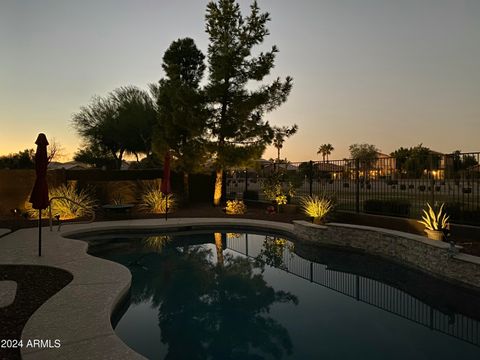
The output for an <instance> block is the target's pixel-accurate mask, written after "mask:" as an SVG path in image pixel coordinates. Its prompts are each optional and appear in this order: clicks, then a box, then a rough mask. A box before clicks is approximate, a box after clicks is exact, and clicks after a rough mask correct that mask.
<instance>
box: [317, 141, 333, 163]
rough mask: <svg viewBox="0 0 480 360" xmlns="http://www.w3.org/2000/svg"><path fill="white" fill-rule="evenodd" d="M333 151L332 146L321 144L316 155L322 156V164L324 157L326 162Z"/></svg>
mask: <svg viewBox="0 0 480 360" xmlns="http://www.w3.org/2000/svg"><path fill="white" fill-rule="evenodd" d="M333 150H335V149H334V147H333V146H332V144H323V145H321V146H320V147H319V148H318V151H317V154H322V157H323V162H325V157H326V158H327V162H328V155H330V154H331V153H332V151H333Z"/></svg>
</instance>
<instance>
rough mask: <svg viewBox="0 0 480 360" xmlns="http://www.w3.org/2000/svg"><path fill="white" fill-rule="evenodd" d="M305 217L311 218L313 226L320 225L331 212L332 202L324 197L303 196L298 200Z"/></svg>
mask: <svg viewBox="0 0 480 360" xmlns="http://www.w3.org/2000/svg"><path fill="white" fill-rule="evenodd" d="M300 205H301V207H302V210H303V212H304V213H305V215H307V216H309V217H312V218H313V222H314V223H315V224H321V223H322V222H323V221H324V220H325V217H326V216H327V215H328V214H329V213H330V212H331V211H332V210H333V201H332V200H330V199H328V198H327V197H326V196H320V197H318V196H316V195H315V196H305V197H302V198H301V199H300Z"/></svg>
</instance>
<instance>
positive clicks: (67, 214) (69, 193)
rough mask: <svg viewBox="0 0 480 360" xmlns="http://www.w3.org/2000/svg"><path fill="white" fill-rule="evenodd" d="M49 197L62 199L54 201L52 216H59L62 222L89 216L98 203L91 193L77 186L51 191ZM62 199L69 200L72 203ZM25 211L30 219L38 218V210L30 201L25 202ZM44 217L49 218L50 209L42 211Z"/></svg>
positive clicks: (66, 186)
mask: <svg viewBox="0 0 480 360" xmlns="http://www.w3.org/2000/svg"><path fill="white" fill-rule="evenodd" d="M49 197H50V199H52V198H56V197H60V199H54V200H53V201H52V215H53V216H56V215H59V216H60V219H62V220H69V219H75V218H78V217H82V216H86V215H89V214H90V213H91V212H92V211H94V207H95V205H96V201H95V200H94V199H93V197H92V195H91V194H90V192H89V191H88V190H84V189H82V190H80V191H78V189H77V187H76V185H75V184H69V185H61V186H58V187H56V188H53V189H50V191H49ZM62 198H68V199H70V200H72V201H69V200H66V199H62ZM25 210H26V211H27V214H28V216H29V217H30V218H35V219H36V218H38V210H37V209H33V208H32V204H31V203H29V202H28V201H27V202H25ZM42 216H43V217H45V218H46V217H48V209H46V210H43V211H42Z"/></svg>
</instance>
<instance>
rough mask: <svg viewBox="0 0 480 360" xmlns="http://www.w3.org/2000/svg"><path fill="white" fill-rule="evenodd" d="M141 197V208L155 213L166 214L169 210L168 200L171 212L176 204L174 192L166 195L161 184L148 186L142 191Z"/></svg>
mask: <svg viewBox="0 0 480 360" xmlns="http://www.w3.org/2000/svg"><path fill="white" fill-rule="evenodd" d="M141 199H142V201H141V205H140V208H141V209H142V210H143V211H146V212H150V213H154V214H165V213H166V212H167V201H168V212H169V213H171V212H172V211H173V210H174V208H175V205H176V202H175V198H174V196H173V194H168V195H165V194H164V193H162V191H161V190H160V185H159V184H154V185H151V186H149V187H147V188H146V189H145V190H144V192H143V193H142V196H141Z"/></svg>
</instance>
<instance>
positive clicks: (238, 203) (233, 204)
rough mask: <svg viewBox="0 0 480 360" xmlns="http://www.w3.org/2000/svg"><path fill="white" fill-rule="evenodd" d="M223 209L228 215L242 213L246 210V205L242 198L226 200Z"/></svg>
mask: <svg viewBox="0 0 480 360" xmlns="http://www.w3.org/2000/svg"><path fill="white" fill-rule="evenodd" d="M225 211H226V213H227V214H228V215H242V214H245V212H246V211H247V206H246V205H245V204H244V202H243V201H242V200H228V201H227V207H226V208H225Z"/></svg>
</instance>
